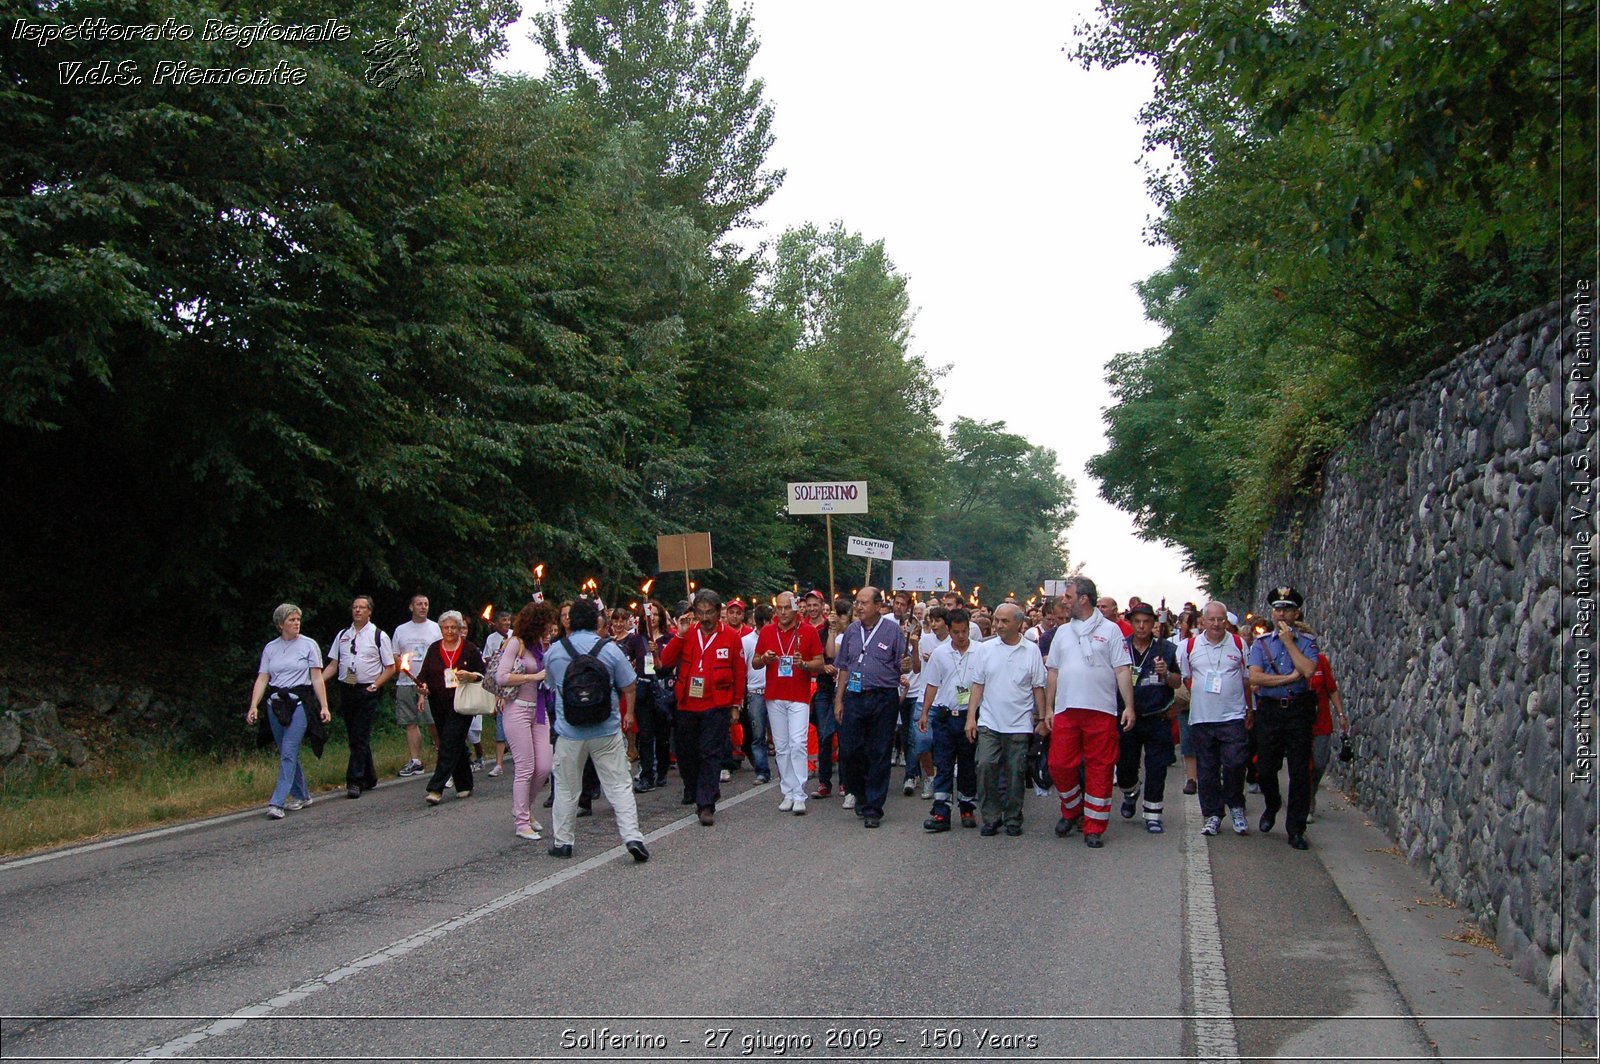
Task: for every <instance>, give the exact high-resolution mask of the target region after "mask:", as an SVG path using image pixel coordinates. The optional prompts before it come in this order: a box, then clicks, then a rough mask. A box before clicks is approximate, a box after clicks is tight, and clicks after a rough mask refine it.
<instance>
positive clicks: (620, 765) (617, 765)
mask: <svg viewBox="0 0 1600 1064" xmlns="http://www.w3.org/2000/svg"><path fill="white" fill-rule="evenodd" d="M568 620H569V622H570V623H571V626H572V632H571V634H570V635H566V636H562V637H561V638H560V639H558V640H556V641H555V642H554V643H552V644H551V646H550V649H549V651H548V652H547V653H546V654H545V658H544V664H545V669H546V671H547V676H546V678H545V682H546V683H548V684H549V685H550V687H551V688H552V689H553V690H554V691H555V695H556V723H555V728H556V735H558V736H559V737H560V740H561V741H560V742H558V743H556V749H555V764H554V766H553V769H552V775H553V776H554V778H555V789H556V800H555V807H554V809H553V810H552V812H551V820H552V822H553V824H552V827H553V834H554V835H555V841H554V842H553V843H552V844H551V846H550V856H551V857H571V856H572V841H573V837H574V834H575V831H574V824H575V823H576V821H577V818H578V792H579V790H580V788H582V786H583V763H584V761H585V760H586V759H592V760H593V761H594V767H595V771H596V772H597V773H598V774H599V776H600V786H601V789H602V790H603V791H604V793H605V796H606V801H608V802H610V803H611V809H612V812H613V813H615V814H616V817H617V832H618V833H619V834H620V835H621V836H622V841H623V842H624V843H625V844H626V845H627V847H628V852H629V853H631V854H632V855H633V859H634V860H635V861H640V862H643V861H648V860H649V859H650V851H649V850H647V849H646V848H645V845H644V835H643V834H642V833H641V832H640V831H639V810H638V806H637V805H635V804H634V800H633V776H632V773H630V772H629V771H628V746H627V741H626V740H625V739H624V738H623V737H622V733H623V731H624V729H628V728H631V727H632V725H633V694H634V685H635V684H636V683H637V682H638V677H637V676H636V674H635V673H634V671H633V666H632V665H630V664H629V663H628V658H627V655H626V654H624V653H623V652H622V650H621V648H619V647H618V646H617V645H616V644H615V643H612V642H610V641H609V640H605V639H601V638H600V633H599V632H598V631H597V629H598V628H599V627H600V610H599V608H598V607H597V606H596V605H595V603H594V601H593V600H592V599H587V598H580V599H578V601H576V602H574V603H573V604H572V611H571V613H570V614H568Z"/></svg>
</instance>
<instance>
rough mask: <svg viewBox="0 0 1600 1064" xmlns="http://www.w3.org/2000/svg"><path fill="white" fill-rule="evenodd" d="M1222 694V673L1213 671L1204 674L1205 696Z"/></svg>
mask: <svg viewBox="0 0 1600 1064" xmlns="http://www.w3.org/2000/svg"><path fill="white" fill-rule="evenodd" d="M1221 693H1222V673H1220V672H1218V671H1217V670H1215V669H1212V670H1211V671H1210V672H1208V673H1206V694H1208V695H1220V694H1221Z"/></svg>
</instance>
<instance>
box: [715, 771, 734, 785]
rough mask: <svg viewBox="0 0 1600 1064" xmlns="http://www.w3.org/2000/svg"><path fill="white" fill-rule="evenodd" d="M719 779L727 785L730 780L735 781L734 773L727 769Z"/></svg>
mask: <svg viewBox="0 0 1600 1064" xmlns="http://www.w3.org/2000/svg"><path fill="white" fill-rule="evenodd" d="M717 778H718V779H719V780H721V781H722V782H723V783H727V782H728V781H729V780H731V779H733V773H731V772H729V771H728V770H727V769H723V770H722V775H720V776H718V777H717Z"/></svg>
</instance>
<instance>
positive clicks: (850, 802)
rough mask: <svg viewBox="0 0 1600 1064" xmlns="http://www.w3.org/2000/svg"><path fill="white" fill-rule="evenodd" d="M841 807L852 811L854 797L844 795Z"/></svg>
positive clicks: (854, 805) (854, 803)
mask: <svg viewBox="0 0 1600 1064" xmlns="http://www.w3.org/2000/svg"><path fill="white" fill-rule="evenodd" d="M843 805H844V807H845V808H846V809H854V808H855V807H856V796H855V795H853V794H847V795H845V796H844V802H843Z"/></svg>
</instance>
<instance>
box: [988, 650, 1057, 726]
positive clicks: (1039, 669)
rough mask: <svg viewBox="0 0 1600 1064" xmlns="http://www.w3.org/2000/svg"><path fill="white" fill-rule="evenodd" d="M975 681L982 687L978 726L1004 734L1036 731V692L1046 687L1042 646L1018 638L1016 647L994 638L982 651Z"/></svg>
mask: <svg viewBox="0 0 1600 1064" xmlns="http://www.w3.org/2000/svg"><path fill="white" fill-rule="evenodd" d="M979 653H980V654H981V658H980V659H979V662H978V667H977V669H976V670H974V674H973V677H972V678H973V682H974V683H981V684H983V702H982V704H981V705H979V706H978V724H979V725H980V726H981V727H984V728H988V729H989V730H990V731H994V732H1001V733H1002V734H1005V735H1016V734H1018V733H1019V732H1031V731H1033V714H1034V708H1035V707H1034V700H1033V691H1034V688H1036V687H1043V686H1044V685H1045V671H1044V660H1043V659H1042V658H1040V657H1039V646H1038V644H1036V643H1030V642H1028V641H1027V640H1026V639H1018V640H1017V645H1016V646H1007V645H1006V644H1005V641H1004V640H1001V639H992V640H990V641H989V642H988V643H985V644H984V647H983V650H982V651H980V652H979Z"/></svg>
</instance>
